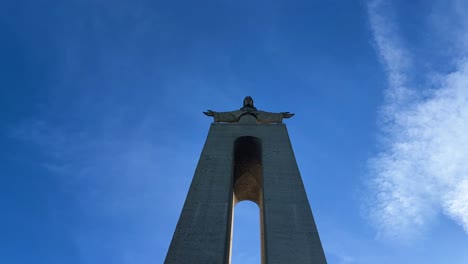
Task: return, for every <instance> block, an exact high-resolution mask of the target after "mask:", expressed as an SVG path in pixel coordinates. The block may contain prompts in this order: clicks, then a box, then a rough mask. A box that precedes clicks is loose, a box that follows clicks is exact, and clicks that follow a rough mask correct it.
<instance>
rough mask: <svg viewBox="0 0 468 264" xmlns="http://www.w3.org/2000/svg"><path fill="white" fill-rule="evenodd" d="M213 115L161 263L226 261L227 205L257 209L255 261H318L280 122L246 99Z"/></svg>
mask: <svg viewBox="0 0 468 264" xmlns="http://www.w3.org/2000/svg"><path fill="white" fill-rule="evenodd" d="M204 113H205V114H206V115H208V116H212V117H214V123H212V124H211V127H210V131H209V133H208V138H207V139H206V142H205V146H204V147H203V151H202V153H201V156H200V160H199V162H198V165H197V168H196V170H195V175H194V177H193V180H192V184H191V186H190V190H189V192H188V195H187V199H186V200H185V204H184V207H183V209H182V213H181V215H180V219H179V222H178V223H177V227H176V230H175V232H174V236H173V238H172V242H171V245H170V247H169V251H168V253H167V256H166V260H165V262H164V263H166V264H217V263H219V264H228V263H230V260H231V235H232V222H233V221H232V218H233V208H234V206H235V204H236V203H238V202H240V201H243V200H250V201H253V202H255V203H256V204H257V205H258V206H259V208H260V221H261V227H260V235H261V239H260V240H261V250H262V252H261V256H262V263H267V264H272V263H278V264H296V263H297V264H306V263H310V264H326V259H325V254H324V252H323V248H322V244H321V242H320V238H319V234H318V231H317V227H316V225H315V221H314V217H313V216H312V211H311V209H310V205H309V201H308V199H307V195H306V192H305V189H304V185H303V183H302V178H301V175H300V173H299V169H298V167H297V163H296V159H295V157H294V153H293V149H292V146H291V142H290V140H289V136H288V131H287V129H286V126H285V125H284V124H283V123H282V121H283V118H289V117H291V116H293V115H294V114H291V113H289V112H281V113H271V112H265V111H260V110H257V108H255V107H254V104H253V100H252V98H251V97H250V96H247V97H246V98H245V99H244V106H243V107H242V108H241V109H240V110H235V111H230V112H214V111H211V110H208V111H207V112H204Z"/></svg>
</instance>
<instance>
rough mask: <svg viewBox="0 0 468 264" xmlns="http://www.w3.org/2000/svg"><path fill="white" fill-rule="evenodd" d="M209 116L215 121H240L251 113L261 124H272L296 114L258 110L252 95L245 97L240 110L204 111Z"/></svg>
mask: <svg viewBox="0 0 468 264" xmlns="http://www.w3.org/2000/svg"><path fill="white" fill-rule="evenodd" d="M203 113H204V114H205V115H207V116H212V117H213V118H214V121H215V122H226V123H238V122H239V120H240V118H241V117H242V116H244V115H251V116H253V117H255V118H256V119H257V123H259V124H272V123H279V124H281V123H282V122H283V118H290V117H292V116H293V115H294V114H292V113H289V112H280V113H271V112H265V111H261V110H257V108H256V107H255V106H254V101H253V99H252V97H250V96H246V97H245V98H244V106H243V107H242V108H241V109H239V110H234V111H229V112H215V111H212V110H208V111H206V112H203Z"/></svg>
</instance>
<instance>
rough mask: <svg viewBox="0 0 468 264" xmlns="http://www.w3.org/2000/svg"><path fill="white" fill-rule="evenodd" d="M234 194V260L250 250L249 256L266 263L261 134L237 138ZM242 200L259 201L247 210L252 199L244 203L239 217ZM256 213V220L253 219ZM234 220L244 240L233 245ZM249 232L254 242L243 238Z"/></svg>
mask: <svg viewBox="0 0 468 264" xmlns="http://www.w3.org/2000/svg"><path fill="white" fill-rule="evenodd" d="M232 196H233V205H232V217H233V219H232V222H231V223H232V225H231V250H230V251H231V252H230V256H231V261H232V260H233V259H232V257H233V255H232V249H233V246H234V251H235V253H236V254H235V255H234V261H237V260H236V259H238V258H239V256H242V254H243V253H246V252H248V253H247V255H246V256H249V257H251V258H253V259H260V260H261V261H259V263H264V259H265V257H264V227H263V165H262V145H261V140H260V139H259V138H256V137H250V136H244V137H239V138H237V139H236V141H235V142H234V168H233V179H232ZM241 201H251V202H253V203H255V204H256V205H257V206H255V208H256V209H255V210H252V209H251V207H252V206H250V209H248V212H245V211H243V209H242V208H243V207H245V205H249V204H250V203H243V205H241V207H240V208H241V212H240V213H236V217H235V218H234V207H235V206H236V205H237V204H238V203H239V202H241ZM247 214H248V215H247ZM255 217H256V220H255V219H252V218H255ZM239 218H240V219H239ZM234 219H235V221H234ZM243 219H250V220H249V222H247V221H243ZM234 223H236V229H235V230H236V236H239V237H240V240H241V242H237V240H236V243H234V245H233V243H232V238H233V236H234V233H233V229H234ZM238 225H239V226H240V227H239V226H238ZM239 230H240V231H239ZM246 235H247V236H250V238H249V239H247V241H250V242H246V243H245V242H242V241H243V237H245V236H246ZM252 236H256V239H255V238H252ZM258 239H260V243H258ZM239 243H242V244H247V245H250V247H251V248H250V250H248V251H246V248H245V245H242V246H239ZM255 243H257V245H260V249H259V250H258V248H257V247H255ZM252 245H253V248H252ZM252 249H253V250H256V253H257V254H255V253H252ZM239 251H240V252H239ZM242 251H243V252H242ZM244 256H245V255H244ZM237 263H240V262H237Z"/></svg>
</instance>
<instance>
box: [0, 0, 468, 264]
mask: <svg viewBox="0 0 468 264" xmlns="http://www.w3.org/2000/svg"><path fill="white" fill-rule="evenodd" d="M466 12H468V2H466V1H464V0H449V1H443V0H434V1H416V0H414V1H392V2H390V1H365V0H362V1H337V0H336V1H262V0H259V1H149V0H136V1H135V0H134V1H127V0H114V1H109V0H93V1H90V0H79V1H78V0H70V1H53V0H50V1H47V0H44V1H33V0H29V1H28V0H18V1H8V0H7V1H1V2H0V29H1V32H2V41H1V42H0V58H1V63H0V120H1V122H0V135H1V136H0V146H1V147H2V151H1V152H0V209H1V212H2V214H1V217H0V262H1V263H47V264H53V263H69V264H74V263H77V264H78V263H79V264H88V263H115V264H119V263H162V262H163V260H164V257H165V254H166V252H167V249H168V246H169V243H170V240H171V237H172V234H173V231H174V229H175V225H176V223H177V220H178V217H179V214H180V211H181V209H182V205H183V202H184V199H185V195H186V193H187V190H188V187H189V184H190V181H191V178H192V176H193V172H194V169H195V167H196V164H197V161H198V156H199V154H200V152H201V149H202V146H203V143H204V140H205V138H206V135H207V131H208V129H209V126H210V123H211V119H210V118H208V117H206V116H204V115H203V114H202V113H201V112H202V111H205V110H206V109H212V110H217V111H223V110H233V109H237V108H239V107H240V106H241V103H242V99H243V98H244V96H246V95H251V96H252V97H253V98H254V100H255V104H256V106H257V107H258V108H259V109H263V110H267V111H290V112H293V113H296V115H295V116H294V117H293V118H291V119H288V120H287V121H286V124H287V125H288V129H289V133H290V137H291V141H292V144H293V147H294V150H295V154H296V158H297V161H298V165H299V168H300V170H301V174H302V177H303V180H304V184H305V187H306V190H307V193H308V197H309V200H310V203H311V206H312V209H313V212H314V216H315V220H316V222H317V225H318V228H319V232H320V236H321V239H322V243H323V247H324V249H325V253H326V256H327V259H328V262H329V263H331V264H352V263H356V264H375V263H381V264H385V263H431V264H432V263H433V264H439V263H452V264H462V263H468V251H467V250H466V248H467V247H468V163H467V160H468V136H467V135H468V123H467V120H468V19H467V16H466ZM258 221H259V220H258V209H257V208H256V207H255V205H254V204H253V203H249V202H243V203H240V204H238V206H237V207H236V212H235V229H234V246H233V263H247V264H249V263H259V252H258V251H259V248H260V246H259V240H258V228H259V224H258Z"/></svg>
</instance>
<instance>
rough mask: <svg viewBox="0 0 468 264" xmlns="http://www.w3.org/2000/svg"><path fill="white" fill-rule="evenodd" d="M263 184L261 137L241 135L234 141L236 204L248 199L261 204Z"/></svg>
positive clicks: (234, 189)
mask: <svg viewBox="0 0 468 264" xmlns="http://www.w3.org/2000/svg"><path fill="white" fill-rule="evenodd" d="M262 185H263V177H262V146H261V141H260V139H259V138H256V137H248V136H246V137H240V138H238V139H237V140H236V141H235V143H234V177H233V191H234V204H235V203H237V202H240V201H244V200H248V201H252V202H254V203H256V204H257V205H259V206H260V200H261V192H262Z"/></svg>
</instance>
